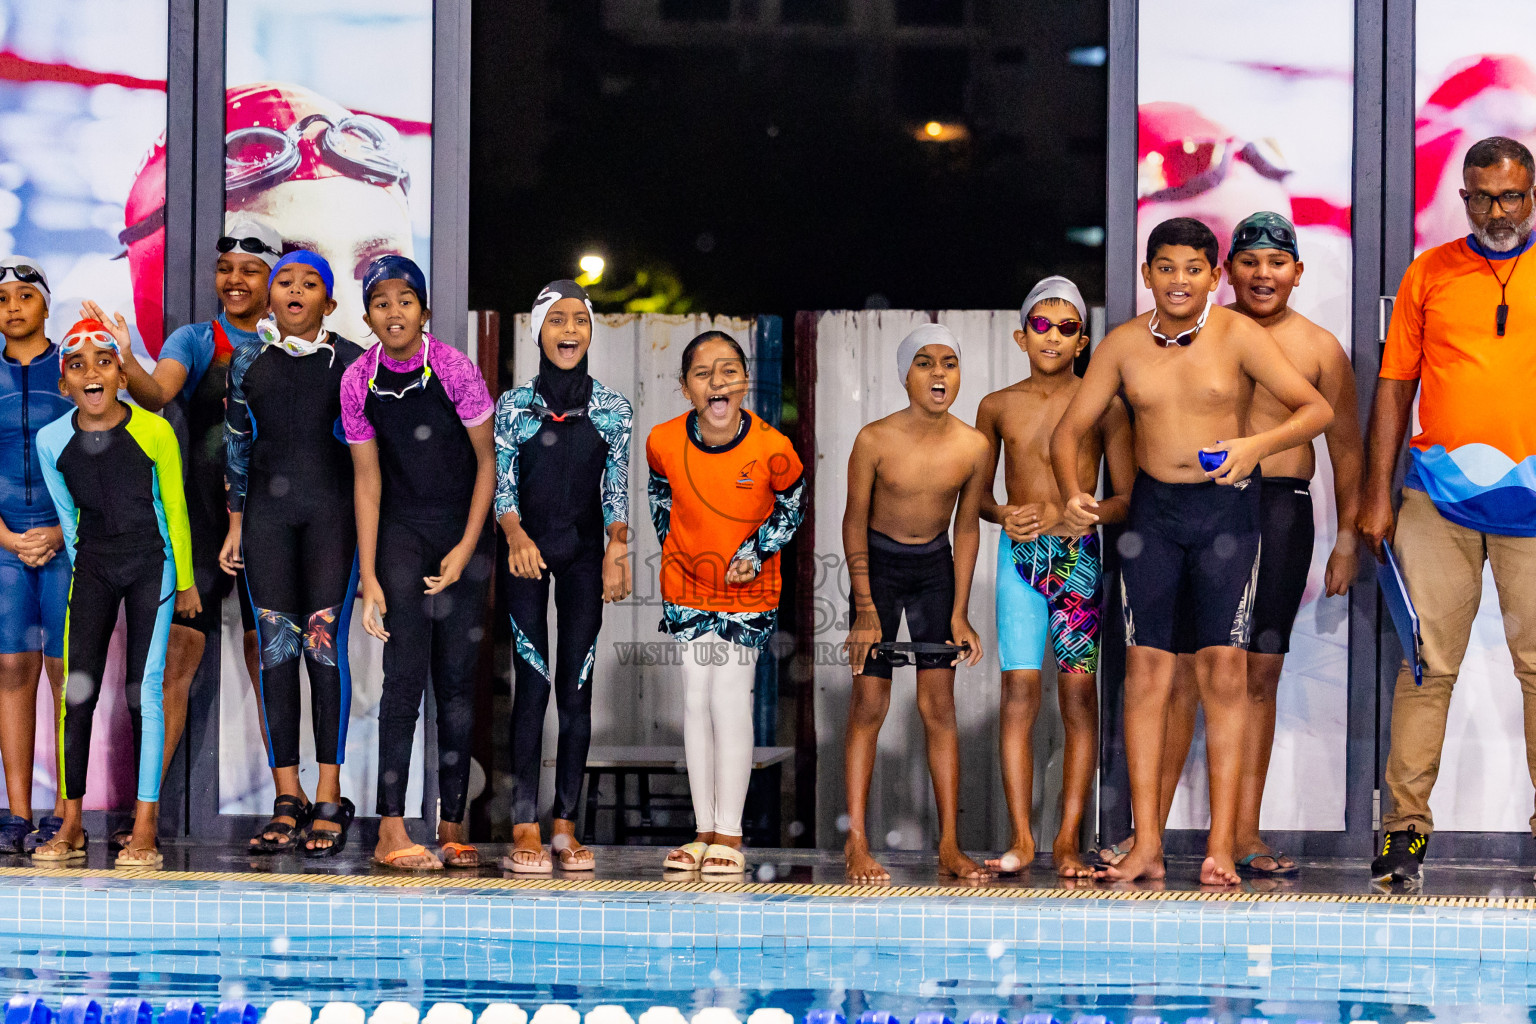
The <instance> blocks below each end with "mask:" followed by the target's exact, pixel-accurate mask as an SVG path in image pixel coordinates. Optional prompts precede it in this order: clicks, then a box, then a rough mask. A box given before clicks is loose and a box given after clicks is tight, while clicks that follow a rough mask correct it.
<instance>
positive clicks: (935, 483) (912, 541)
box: [843, 324, 992, 882]
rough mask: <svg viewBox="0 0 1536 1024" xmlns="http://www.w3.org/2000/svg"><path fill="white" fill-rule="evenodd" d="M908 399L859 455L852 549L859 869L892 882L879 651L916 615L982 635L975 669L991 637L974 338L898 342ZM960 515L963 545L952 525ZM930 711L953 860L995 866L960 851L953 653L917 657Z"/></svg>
mask: <svg viewBox="0 0 1536 1024" xmlns="http://www.w3.org/2000/svg"><path fill="white" fill-rule="evenodd" d="M896 372H897V375H898V376H899V377H900V378H901V380H902V382H903V384H904V386H905V387H906V391H907V398H908V401H909V404H908V406H907V408H905V409H903V410H901V411H900V412H897V413H892V414H891V415H890V416H887V417H885V418H884V419H880V420H876V421H875V422H873V423H870V424H868V425H866V426H865V427H864V429H862V430H860V431H859V436H858V437H857V438H855V439H854V442H853V454H852V455H851V456H850V457H849V459H848V504H847V508H846V510H845V511H844V512H843V555H844V557H845V558H846V559H847V562H848V573H849V576H850V578H851V580H852V589H853V593H852V605H853V609H852V628H851V629H850V630H849V633H848V641H847V644H846V649H847V652H848V664H849V665H851V666H853V672H854V676H853V702H852V706H851V707H849V709H848V735H847V739H846V748H845V753H846V758H847V772H848V778H847V786H848V823H849V829H848V842H847V844H846V846H845V847H844V851H843V852H844V856H845V858H846V861H847V868H848V877H849V879H850V880H852V881H855V882H883V881H886V880H888V879H889V878H890V875H889V873H887V872H886V870H885V869H884V868H883V867H881V866H880V865H879V864H878V863H877V862H876V861H875V859H874V858H873V857H871V856H870V853H869V839H868V837H867V836H866V834H865V820H864V819H865V811H866V805H867V803H868V800H869V782H870V777H871V776H872V775H873V774H874V768H875V748H876V744H877V742H878V741H879V738H880V725H881V723H882V722H884V721H885V712H886V709H887V708H889V707H890V703H891V668H892V665H891V662H890V660H889V659H888V658H887V657H885V656H884V655H883V654H876V653H872V652H871V651H870V647H871V645H873V644H876V643H879V642H880V641H881V640H882V639H883V640H886V641H891V640H895V639H896V630H897V628H898V627H899V626H900V625H901V616H902V612H903V611H905V612H906V616H907V631H908V632H909V633H910V634H911V637H912V640H913V641H915V642H918V643H954V644H956V645H969V647H970V652H969V653H968V654H966V655H965V656H964V660H965V662H966V664H968V665H975V664H976V663H978V662H979V661H981V639H980V638H979V637H978V636H977V635H976V631H975V630H974V629H972V628H971V624H970V621H969V619H968V618H967V607H968V606H969V604H970V597H971V576H972V574H973V573H974V572H975V570H976V552H977V549H978V548H979V547H980V546H981V524H980V522H979V520H978V519H977V515H978V514H979V512H980V509H981V501H982V497H983V496H984V495H985V493H986V491H987V488H988V487H990V486H991V482H992V477H991V476H990V475H988V474H989V468H988V467H989V462H990V459H989V454H988V447H987V441H986V438H984V437H982V436H981V434H980V433H978V432H977V431H976V429H975V428H973V427H970V426H968V425H966V424H965V423H962V422H961V421H960V420H958V419H956V418H955V417H954V416H952V415H950V412H949V407H950V406H951V405H952V404H954V401H955V395H956V394H957V393H958V392H959V390H960V342H959V341H958V340H956V338H955V336H954V335H953V334H951V333H950V332H949V329H948V328H946V327H942V326H940V325H938V324H924V325H923V326H921V327H919V328H918V329H917V330H915V331H913V332H912V333H911V334H909V335H907V337H906V338H905V339H903V341H902V343H901V345H900V346H899V347H898V348H897V350H896ZM951 519H953V520H954V524H955V547H954V554H953V555H951V554H950V547H949V526H950V521H951ZM916 660H917V710H918V713H919V714H920V715H921V716H922V719H923V731H924V734H925V735H926V737H927V741H928V771H929V772H930V773H931V774H932V775H933V796H934V801H935V803H937V805H938V811H939V869H940V870H941V871H943V872H945V873H946V874H952V875H956V876H958V877H960V878H985V877H986V876H987V871H986V870H985V869H984V868H982V866H981V865H979V864H977V863H976V862H975V861H973V860H971V859H970V858H969V857H967V856H966V855H965V854H964V853H962V852H961V850H960V844H959V841H958V840H957V838H956V827H957V820H958V816H959V804H960V745H959V737H958V735H957V732H956V728H955V669H954V666H955V664H956V663H957V662H958V661H959V660H960V658H959V657H958V656H957V655H951V654H919V655H917V658H916Z"/></svg>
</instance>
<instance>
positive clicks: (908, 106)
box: [896, 49, 970, 121]
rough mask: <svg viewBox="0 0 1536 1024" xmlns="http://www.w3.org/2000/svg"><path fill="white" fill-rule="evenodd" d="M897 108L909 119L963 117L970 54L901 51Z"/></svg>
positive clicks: (897, 79) (957, 51) (948, 50)
mask: <svg viewBox="0 0 1536 1024" xmlns="http://www.w3.org/2000/svg"><path fill="white" fill-rule="evenodd" d="M897 68H898V71H897V74H896V110H897V114H898V115H899V116H901V117H902V118H905V119H906V120H909V121H930V120H936V121H944V120H951V119H955V118H960V117H964V116H965V86H966V81H967V80H968V79H969V77H970V55H969V54H967V53H966V51H964V50H950V49H945V50H936V49H924V50H903V51H902V52H901V56H900V57H899V58H898V59H897Z"/></svg>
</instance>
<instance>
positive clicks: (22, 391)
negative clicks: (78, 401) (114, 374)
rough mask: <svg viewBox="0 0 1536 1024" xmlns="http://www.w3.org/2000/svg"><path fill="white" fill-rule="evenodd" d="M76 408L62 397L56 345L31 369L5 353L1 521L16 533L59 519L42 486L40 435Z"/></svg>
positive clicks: (0, 381)
mask: <svg viewBox="0 0 1536 1024" xmlns="http://www.w3.org/2000/svg"><path fill="white" fill-rule="evenodd" d="M74 408H75V404H74V403H73V402H71V401H70V400H69V399H68V398H65V397H64V396H63V395H61V394H59V346H58V345H57V344H53V343H50V344H49V345H48V348H47V349H45V350H44V351H43V352H42V353H41V354H40V355H38V357H37V358H36V359H33V360H32V361H31V362H30V363H27V364H26V365H22V364H21V363H18V362H17V361H16V360H14V359H12V358H10V357H9V356H6V355H3V354H0V521H3V522H4V523H5V526H6V529H8V530H10V531H11V532H12V533H24V532H26V531H27V530H30V529H33V528H34V527H38V526H53V525H54V524H56V523H57V522H58V521H59V517H58V514H57V513H56V512H55V511H54V508H53V501H52V500H51V499H50V498H49V497H48V489H47V487H46V486H45V485H44V484H43V471H42V468H41V466H40V465H39V464H38V454H37V434H38V431H40V430H42V429H43V427H44V426H46V425H47V424H49V423H52V422H53V421H54V420H56V419H58V418H59V417H60V416H63V415H64V414H65V413H69V412H73V411H74Z"/></svg>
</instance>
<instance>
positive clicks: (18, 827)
mask: <svg viewBox="0 0 1536 1024" xmlns="http://www.w3.org/2000/svg"><path fill="white" fill-rule="evenodd" d="M31 833H32V823H31V822H30V821H28V820H27V819H26V818H23V817H22V816H21V815H19V814H7V815H6V816H5V817H3V818H0V853H21V852H23V849H24V847H23V845H22V844H24V843H25V842H26V841H27V836H29V835H30V834H31Z"/></svg>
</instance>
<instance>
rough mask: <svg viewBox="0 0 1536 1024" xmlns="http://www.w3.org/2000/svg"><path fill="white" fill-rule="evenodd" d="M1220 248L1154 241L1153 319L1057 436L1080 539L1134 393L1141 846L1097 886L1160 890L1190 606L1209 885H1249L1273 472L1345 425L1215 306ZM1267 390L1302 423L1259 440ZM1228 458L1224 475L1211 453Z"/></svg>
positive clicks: (1131, 596)
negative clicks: (1262, 500) (1107, 446)
mask: <svg viewBox="0 0 1536 1024" xmlns="http://www.w3.org/2000/svg"><path fill="white" fill-rule="evenodd" d="M1216 257H1217V246H1216V236H1215V235H1213V234H1212V233H1211V230H1210V228H1208V227H1206V226H1205V225H1204V224H1202V223H1200V222H1199V221H1197V220H1194V219H1191V218H1188V217H1176V218H1174V219H1172V220H1168V221H1164V222H1163V223H1162V224H1159V225H1158V226H1157V227H1156V228H1154V229H1153V230H1152V234H1151V236H1150V237H1149V238H1148V240H1147V262H1146V263H1144V264H1143V265H1142V268H1141V275H1142V281H1143V282H1144V283H1145V284H1146V286H1147V287H1148V288H1149V289H1151V291H1152V297H1153V300H1154V302H1155V303H1156V308H1155V309H1154V310H1153V311H1152V312H1150V313H1145V314H1142V315H1141V316H1138V317H1136V318H1135V319H1134V320H1131V321H1128V322H1127V323H1124V324H1122V325H1121V326H1119V327H1117V328H1115V329H1114V330H1113V331H1111V332H1110V334H1109V336H1108V337H1107V338H1105V339H1104V342H1103V344H1102V345H1100V346H1099V350H1098V352H1097V353H1096V354H1095V355H1094V358H1093V361H1092V362H1091V363H1089V365H1088V373H1087V376H1085V377H1084V378H1083V383H1082V384H1081V385H1080V386H1079V387H1078V390H1077V394H1075V395H1074V396H1073V397H1072V401H1071V403H1070V404H1069V405H1068V406H1067V411H1066V412H1065V413H1064V414H1063V415H1062V418H1061V422H1060V423H1059V424H1058V425H1057V427H1056V431H1055V433H1054V434H1052V435H1051V468H1052V469H1053V470H1054V471H1055V474H1056V482H1057V484H1058V485H1059V487H1060V488H1061V493H1062V494H1064V495H1071V497H1070V498H1068V499H1067V503H1066V507H1065V510H1064V512H1063V517H1064V518H1065V519H1066V521H1067V522H1068V523H1069V524H1071V525H1072V526H1075V527H1077V528H1079V529H1087V528H1088V527H1089V526H1091V525H1092V524H1093V523H1095V522H1096V521H1097V519H1098V516H1097V515H1096V510H1097V507H1098V502H1096V501H1095V500H1094V498H1093V496H1092V495H1091V494H1090V493H1088V492H1087V491H1086V489H1085V488H1084V487H1083V481H1082V474H1081V471H1080V467H1079V451H1080V449H1081V446H1082V442H1083V438H1084V436H1085V435H1086V434H1087V433H1088V432H1089V431H1090V430H1092V429H1093V428H1094V426H1095V424H1097V423H1098V422H1099V420H1100V419H1101V418H1102V417H1103V416H1104V414H1105V413H1106V412H1108V411H1109V408H1110V405H1111V404H1112V403H1113V401H1114V398H1115V395H1116V394H1117V393H1121V392H1123V393H1124V395H1125V399H1126V402H1127V403H1128V404H1129V406H1130V411H1131V414H1132V415H1133V416H1134V418H1135V423H1136V433H1135V448H1136V462H1137V464H1138V466H1139V467H1140V472H1139V473H1138V474H1137V477H1136V483H1135V486H1134V487H1133V489H1132V491H1131V507H1130V518H1129V530H1128V531H1127V532H1126V535H1125V536H1124V537H1123V538H1122V539H1121V542H1120V551H1121V554H1122V556H1123V560H1122V563H1121V573H1120V586H1121V592H1122V604H1123V605H1124V614H1125V633H1126V678H1125V746H1126V761H1127V767H1128V769H1129V772H1130V781H1131V809H1132V812H1133V814H1134V816H1135V825H1136V847H1135V849H1133V850H1132V851H1131V852H1130V853H1129V854H1128V855H1127V856H1126V857H1125V858H1124V859H1122V860H1121V861H1120V862H1119V863H1118V864H1114V865H1111V866H1110V867H1108V868H1106V869H1105V870H1103V871H1102V872H1100V874H1101V875H1102V876H1104V877H1107V878H1111V879H1117V880H1131V879H1138V878H1152V879H1155V878H1161V877H1163V875H1164V873H1165V869H1164V865H1163V842H1162V819H1161V807H1160V806H1159V795H1160V794H1159V778H1160V776H1161V771H1162V763H1163V745H1164V737H1165V733H1166V730H1167V724H1168V723H1167V713H1168V699H1169V694H1170V692H1171V690H1172V688H1173V670H1174V664H1175V661H1176V657H1175V654H1174V651H1175V650H1176V649H1177V648H1176V647H1175V638H1176V635H1177V631H1176V630H1175V628H1174V627H1175V619H1176V614H1175V609H1176V608H1177V607H1179V606H1180V602H1179V597H1180V594H1181V592H1183V593H1185V594H1187V596H1188V598H1189V600H1188V602H1187V603H1186V604H1183V605H1182V614H1184V615H1188V616H1189V617H1190V623H1189V629H1190V634H1191V637H1192V641H1193V645H1194V647H1195V649H1196V651H1197V653H1196V655H1195V682H1196V686H1197V688H1198V690H1199V693H1200V699H1201V703H1202V704H1203V705H1204V707H1205V721H1206V745H1207V767H1208V769H1209V773H1210V792H1211V829H1210V835H1209V837H1208V839H1207V844H1206V858H1205V862H1204V863H1203V864H1202V865H1201V866H1200V881H1201V882H1202V883H1203V884H1207V885H1231V884H1235V883H1236V882H1237V881H1238V877H1237V866H1236V864H1235V863H1234V861H1233V855H1232V849H1233V843H1234V831H1235V827H1236V816H1237V791H1238V777H1239V775H1240V774H1241V764H1242V743H1243V731H1244V720H1245V718H1246V707H1245V697H1244V693H1245V689H1246V685H1247V654H1246V650H1247V647H1248V641H1249V633H1250V630H1251V626H1252V613H1253V591H1254V585H1255V577H1256V576H1257V575H1258V564H1259V488H1258V487H1255V486H1250V484H1251V481H1250V480H1249V475H1250V474H1251V473H1253V472H1254V470H1255V469H1257V467H1258V464H1259V462H1260V461H1261V460H1263V459H1266V458H1268V457H1269V456H1271V455H1274V454H1276V453H1277V452H1282V451H1284V450H1285V449H1287V448H1292V447H1295V446H1296V445H1299V444H1305V443H1307V442H1309V441H1310V440H1311V439H1312V438H1313V437H1315V436H1317V435H1318V434H1319V433H1321V432H1322V431H1323V430H1324V428H1326V427H1327V426H1328V424H1329V423H1330V422H1331V421H1332V418H1333V414H1332V412H1331V411H1330V410H1329V408H1328V403H1327V401H1325V400H1324V398H1323V396H1322V395H1320V394H1318V393H1317V390H1316V389H1315V388H1313V387H1312V385H1310V384H1308V383H1307V381H1306V378H1305V377H1303V376H1302V375H1301V374H1300V373H1299V372H1297V370H1296V368H1295V367H1294V366H1292V365H1291V363H1290V362H1289V360H1287V359H1286V358H1285V355H1284V353H1282V352H1281V351H1280V347H1279V346H1278V345H1277V344H1275V341H1274V339H1273V338H1271V337H1270V334H1269V332H1268V331H1266V330H1265V329H1264V328H1262V327H1260V326H1259V325H1258V324H1256V323H1254V322H1253V321H1252V320H1250V319H1249V318H1247V317H1245V316H1243V315H1242V314H1241V313H1235V312H1233V311H1232V310H1229V309H1226V308H1224V307H1220V306H1217V307H1215V308H1212V294H1213V293H1214V292H1215V290H1216V286H1217V284H1218V283H1219V281H1220V279H1221V271H1220V270H1219V268H1218V267H1217V264H1216ZM1255 384H1261V385H1263V386H1264V387H1265V388H1266V389H1268V391H1269V392H1270V394H1271V395H1273V396H1274V397H1275V398H1276V400H1278V401H1279V403H1280V404H1281V405H1283V406H1285V407H1286V408H1287V409H1289V410H1291V413H1290V415H1289V416H1287V417H1286V418H1285V419H1284V420H1283V421H1282V422H1281V423H1279V424H1278V425H1276V426H1274V427H1271V428H1270V429H1268V430H1265V431H1262V432H1261V433H1257V434H1252V435H1250V434H1249V432H1248V413H1249V407H1250V405H1251V404H1252V402H1253V391H1254V386H1255ZM1202 451H1204V452H1207V453H1210V454H1213V455H1214V454H1216V453H1225V454H1224V455H1221V456H1220V457H1221V458H1222V459H1223V461H1222V463H1221V464H1220V465H1219V466H1217V467H1216V468H1215V469H1212V470H1209V471H1206V470H1204V469H1202V468H1201V466H1200V461H1199V455H1200V453H1201V452H1202Z"/></svg>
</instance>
